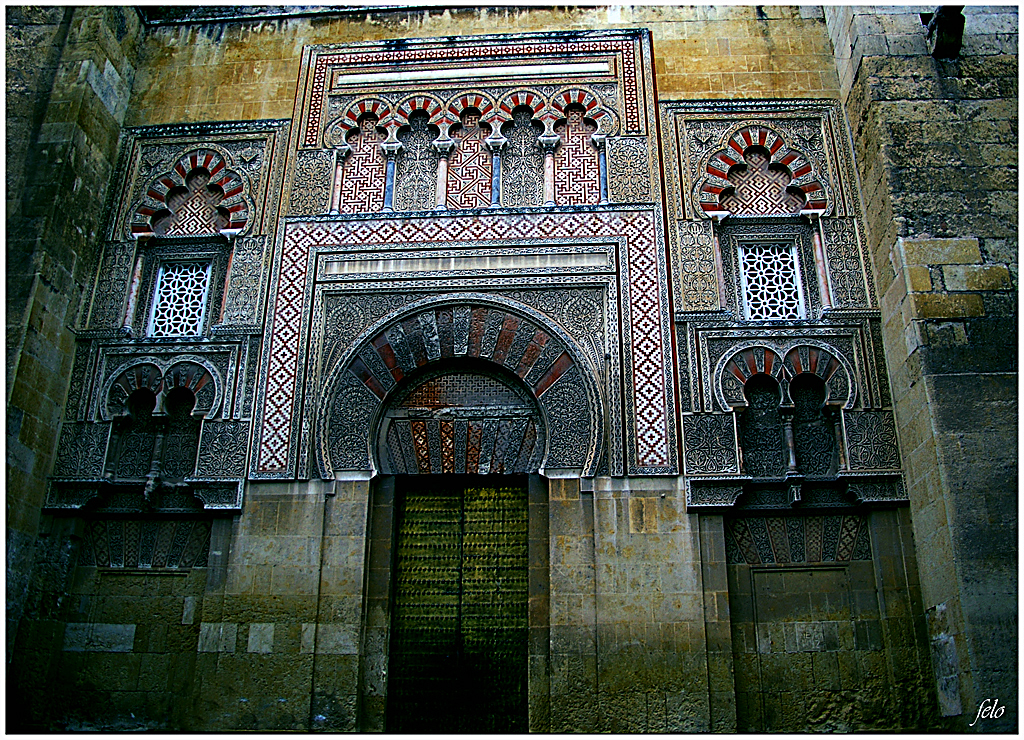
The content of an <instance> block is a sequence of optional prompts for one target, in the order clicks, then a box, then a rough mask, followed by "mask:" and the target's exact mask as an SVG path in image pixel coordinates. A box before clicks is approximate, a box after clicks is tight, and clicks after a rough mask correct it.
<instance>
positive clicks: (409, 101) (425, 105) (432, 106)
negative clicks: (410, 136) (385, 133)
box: [393, 95, 445, 127]
mask: <svg viewBox="0 0 1024 740" xmlns="http://www.w3.org/2000/svg"><path fill="white" fill-rule="evenodd" d="M417 112H422V113H426V114H427V123H429V124H430V125H432V126H437V125H439V124H440V123H441V121H442V119H443V117H444V112H445V109H444V107H443V106H442V105H441V103H439V102H438V101H437V99H436V98H434V97H433V96H431V95H411V96H409V97H407V98H406V99H405V100H403V101H402V102H401V103H399V104H398V105H396V106H395V112H394V115H393V121H394V125H395V126H397V127H402V126H408V125H409V117H410V116H411V115H413V114H414V113H417Z"/></svg>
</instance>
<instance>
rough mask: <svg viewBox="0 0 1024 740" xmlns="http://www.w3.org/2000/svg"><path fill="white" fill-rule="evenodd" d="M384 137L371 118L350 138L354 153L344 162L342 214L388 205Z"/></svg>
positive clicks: (366, 210) (340, 206)
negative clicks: (383, 150)
mask: <svg viewBox="0 0 1024 740" xmlns="http://www.w3.org/2000/svg"><path fill="white" fill-rule="evenodd" d="M382 140H383V137H381V135H380V132H378V131H377V126H376V121H375V120H373V119H372V118H371V117H368V118H366V119H365V120H363V121H361V122H360V123H359V129H358V131H356V132H355V133H353V134H352V135H351V136H350V137H349V139H348V143H349V146H351V147H352V153H351V154H349V155H348V157H347V158H346V159H345V164H344V165H342V185H341V198H340V203H339V206H338V208H339V210H340V211H341V212H342V213H372V212H375V211H379V210H380V209H381V208H382V207H383V206H384V172H385V162H384V153H383V152H382V151H381V149H380V143H381V141H382Z"/></svg>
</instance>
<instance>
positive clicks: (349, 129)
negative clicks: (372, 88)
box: [324, 98, 391, 151]
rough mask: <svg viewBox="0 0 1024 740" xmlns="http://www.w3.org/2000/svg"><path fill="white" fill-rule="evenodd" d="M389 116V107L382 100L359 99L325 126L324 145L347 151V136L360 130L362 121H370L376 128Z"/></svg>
mask: <svg viewBox="0 0 1024 740" xmlns="http://www.w3.org/2000/svg"><path fill="white" fill-rule="evenodd" d="M390 116H391V105H390V104H389V103H388V102H387V101H386V100H384V99H383V98H361V99H360V100H357V101H355V102H354V103H352V104H351V105H349V106H348V107H347V108H346V109H345V110H344V112H343V113H342V114H341V116H340V117H339V118H337V119H335V120H334V121H333V122H332V123H330V124H329V125H328V126H327V130H326V131H325V133H324V143H325V145H326V146H328V147H330V148H333V149H345V150H346V151H347V150H348V148H349V144H348V140H349V136H350V135H351V134H353V133H355V132H358V131H359V130H360V125H361V123H362V122H363V121H365V120H367V119H372V120H373V121H374V122H375V124H376V125H377V126H382V125H383V122H386V121H387V120H388V118H389V117H390Z"/></svg>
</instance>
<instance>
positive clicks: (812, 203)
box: [694, 123, 831, 216]
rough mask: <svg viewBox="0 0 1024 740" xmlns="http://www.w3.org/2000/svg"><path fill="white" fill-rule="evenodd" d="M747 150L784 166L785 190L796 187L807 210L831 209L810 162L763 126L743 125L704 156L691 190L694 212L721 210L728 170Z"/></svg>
mask: <svg viewBox="0 0 1024 740" xmlns="http://www.w3.org/2000/svg"><path fill="white" fill-rule="evenodd" d="M751 147H759V148H762V149H764V150H765V151H767V152H768V156H769V165H777V166H781V167H784V168H785V169H786V170H787V172H789V173H790V175H791V176H792V178H793V179H792V181H791V182H790V183H789V187H793V188H798V189H799V190H800V191H801V192H802V193H803V195H804V197H805V199H806V203H805V205H804V208H805V209H807V210H820V211H825V210H828V209H829V208H830V207H831V203H830V201H829V197H828V194H827V192H826V190H825V188H824V186H823V185H822V184H821V180H820V178H819V176H818V175H817V173H816V172H815V171H814V167H813V165H812V164H811V162H810V159H809V158H808V157H807V156H806V155H804V154H803V153H802V152H801V151H800V150H799V149H797V148H796V147H793V146H792V145H791V144H790V143H789V142H788V141H786V139H785V137H784V136H783V135H782V134H781V133H779V132H777V131H775V130H774V129H772V128H770V127H768V126H765V125H763V124H760V123H757V124H743V125H741V126H739V127H738V128H736V129H734V130H733V131H732V133H730V134H728V135H727V138H726V142H725V145H724V146H723V147H722V148H720V149H717V150H715V151H713V152H712V153H711V154H710V155H708V158H707V161H706V162H705V163H704V164H703V166H702V167H701V178H700V179H699V180H698V182H697V185H696V187H695V189H694V198H695V201H696V205H697V207H698V212H699V213H702V214H704V215H705V216H706V215H707V214H708V213H709V212H716V211H721V210H723V209H722V206H721V205H720V198H721V196H722V194H723V192H725V191H726V190H728V189H730V188H731V187H732V183H730V181H729V179H728V177H729V171H730V169H732V168H733V167H735V166H737V165H746V164H747V161H746V153H747V152H748V151H749V150H750V149H751Z"/></svg>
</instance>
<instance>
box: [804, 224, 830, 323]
mask: <svg viewBox="0 0 1024 740" xmlns="http://www.w3.org/2000/svg"><path fill="white" fill-rule="evenodd" d="M823 213H824V211H810V210H808V211H800V215H801V216H806V217H807V220H808V221H810V222H811V228H812V230H813V231H812V239H813V241H814V266H815V268H816V269H817V272H818V285H819V286H821V305H822V307H823V308H826V309H828V308H832V290H831V288H830V286H829V284H828V262H827V261H826V259H825V247H824V244H823V243H822V240H821V216H822V214H823Z"/></svg>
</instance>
